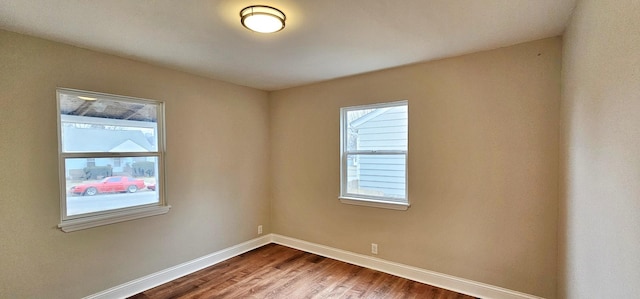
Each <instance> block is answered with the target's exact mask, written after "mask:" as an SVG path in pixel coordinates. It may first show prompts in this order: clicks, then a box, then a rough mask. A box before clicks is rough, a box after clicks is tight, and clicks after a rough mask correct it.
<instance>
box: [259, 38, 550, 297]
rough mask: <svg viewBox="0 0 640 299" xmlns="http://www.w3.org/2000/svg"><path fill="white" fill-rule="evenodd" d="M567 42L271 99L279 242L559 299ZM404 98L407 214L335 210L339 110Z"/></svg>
mask: <svg viewBox="0 0 640 299" xmlns="http://www.w3.org/2000/svg"><path fill="white" fill-rule="evenodd" d="M561 43H562V42H561V39H560V38H549V39H544V40H539V41H535V42H530V43H525V44H521V45H516V46H512V47H508V48H502V49H497V50H492V51H487V52H481V53H476V54H471V55H466V56H461V57H456V58H451V59H445V60H440V61H434V62H429V63H424V64H418V65H413V66H407V67H401V68H396V69H391V70H385V71H380V72H374V73H369V74H364V75H359V76H355V77H349V78H343V79H337V80H333V81H328V82H324V83H318V84H313V85H308V86H303V87H298V88H292V89H287V90H282V91H276V92H273V93H271V94H270V99H271V106H270V109H271V130H270V136H271V181H272V184H271V186H272V208H271V211H272V225H273V231H274V232H275V233H278V234H283V235H286V236H290V237H294V238H299V239H303V240H307V241H311V242H315V243H320V244H324V245H327V246H331V247H335V248H340V249H344V250H348V251H353V252H357V253H361V254H369V250H370V243H372V242H375V243H378V244H379V255H378V257H380V258H383V259H387V260H391V261H395V262H400V263H404V264H408V265H412V266H416V267H420V268H424V269H427V270H432V271H437V272H441V273H445V274H450V275H454V276H458V277H463V278H467V279H472V280H476V281H480V282H484V283H489V284H492V285H497V286H501V287H505V288H508V289H513V290H517V291H522V292H526V293H530V294H534V295H539V296H543V297H547V298H555V297H556V296H555V294H556V273H557V272H556V256H557V238H556V235H557V209H558V162H559V157H558V152H559V141H558V137H559V136H558V135H559V134H558V133H559V109H560V69H561ZM402 99H407V100H408V101H409V163H408V164H409V166H408V167H409V170H408V172H409V178H408V180H409V199H410V201H411V204H412V206H411V208H410V209H409V210H408V211H393V210H386V209H379V208H370V207H362V206H353V205H347V204H341V203H340V202H339V201H338V195H339V182H340V176H339V172H340V167H339V165H340V164H339V163H340V157H339V152H340V149H339V141H340V140H339V139H340V138H339V136H340V135H339V116H340V114H339V108H340V107H343V106H354V105H361V104H368V103H377V102H385V101H395V100H402Z"/></svg>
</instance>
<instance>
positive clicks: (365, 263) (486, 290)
mask: <svg viewBox="0 0 640 299" xmlns="http://www.w3.org/2000/svg"><path fill="white" fill-rule="evenodd" d="M269 243H276V244H280V245H283V246H287V247H291V248H295V249H299V250H302V251H306V252H310V253H314V254H317V255H321V256H324V257H328V258H332V259H336V260H339V261H343V262H346V263H350V264H354V265H358V266H362V267H365V268H370V269H373V270H377V271H381V272H385V273H389V274H392V275H395V276H399V277H404V278H407V279H411V280H414V281H418V282H422V283H425V284H429V285H432V286H436V287H440V288H443V289H447V290H451V291H455V292H458V293H462V294H467V295H470V296H474V297H479V298H485V299H543V298H541V297H537V296H533V295H529V294H525V293H521V292H517V291H512V290H509V289H505V288H501V287H497V286H492V285H489V284H485V283H481V282H477V281H473V280H469V279H464V278H459V277H455V276H451V275H447V274H442V273H438V272H434V271H429V270H425V269H421V268H417V267H412V266H408V265H404V264H400V263H395V262H390V261H387V260H383V259H379V258H375V257H371V256H367V255H363V254H358V253H354V252H350V251H345V250H341V249H337V248H332V247H329V246H324V245H320V244H316V243H311V242H307V241H303V240H299V239H295V238H290V237H285V236H282V235H278V234H268V235H265V236H262V237H259V238H256V239H252V240H249V241H247V242H244V243H241V244H238V245H235V246H232V247H229V248H226V249H222V250H219V251H216V252H214V253H211V254H208V255H205V256H203V257H200V258H197V259H194V260H191V261H188V262H185V263H182V264H180V265H177V266H173V267H171V268H167V269H165V270H161V271H158V272H156V273H153V274H150V275H147V276H144V277H141V278H138V279H135V280H132V281H130V282H127V283H124V284H121V285H119V286H115V287H113V288H110V289H108V290H104V291H102V292H99V293H96V294H93V295H89V296H87V297H84V298H83V299H120V298H126V297H129V296H133V295H135V294H138V293H140V292H144V291H146V290H148V289H151V288H153V287H156V286H159V285H161V284H164V283H167V282H169V281H172V280H174V279H177V278H180V277H182V276H185V275H188V274H191V273H193V272H196V271H198V270H201V269H204V268H206V267H209V266H212V265H215V264H217V263H220V262H222V261H225V260H228V259H230V258H232V257H235V256H238V255H240V254H243V253H245V252H247V251H250V250H253V249H256V248H259V247H262V246H264V245H267V244H269Z"/></svg>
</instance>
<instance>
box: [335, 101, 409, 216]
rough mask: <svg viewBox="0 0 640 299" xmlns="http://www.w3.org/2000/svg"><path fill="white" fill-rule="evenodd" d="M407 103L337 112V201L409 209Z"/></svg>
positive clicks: (347, 108) (351, 108) (392, 103)
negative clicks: (338, 184)
mask: <svg viewBox="0 0 640 299" xmlns="http://www.w3.org/2000/svg"><path fill="white" fill-rule="evenodd" d="M408 128H409V126H408V102H407V101H397V102H390V103H380V104H372V105H363V106H355V107H345V108H341V109H340V149H341V150H340V201H341V202H343V203H347V204H355V205H364V206H372V207H379V208H388V209H396V210H406V209H407V208H408V207H409V199H408V192H407V191H408V188H407V186H408V184H407V158H408V156H407V155H408V152H407V149H408V136H409V135H408Z"/></svg>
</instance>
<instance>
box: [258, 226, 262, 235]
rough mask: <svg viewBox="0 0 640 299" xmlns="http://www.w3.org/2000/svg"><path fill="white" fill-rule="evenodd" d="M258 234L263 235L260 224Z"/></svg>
mask: <svg viewBox="0 0 640 299" xmlns="http://www.w3.org/2000/svg"><path fill="white" fill-rule="evenodd" d="M258 235H262V225H258Z"/></svg>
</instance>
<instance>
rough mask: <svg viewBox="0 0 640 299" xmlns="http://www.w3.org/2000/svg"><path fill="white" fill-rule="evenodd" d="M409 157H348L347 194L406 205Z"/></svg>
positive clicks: (402, 155)
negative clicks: (377, 198)
mask: <svg viewBox="0 0 640 299" xmlns="http://www.w3.org/2000/svg"><path fill="white" fill-rule="evenodd" d="M405 164H406V156H405V155H404V154H396V155H374V154H358V155H353V154H349V155H347V193H349V194H356V195H364V196H375V197H386V200H390V201H397V202H406V200H405V198H406V194H405V192H406V178H405V175H406V166H405Z"/></svg>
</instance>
